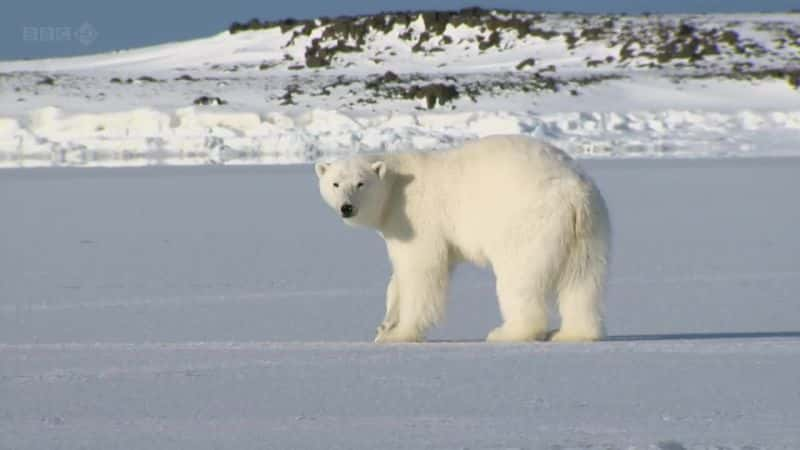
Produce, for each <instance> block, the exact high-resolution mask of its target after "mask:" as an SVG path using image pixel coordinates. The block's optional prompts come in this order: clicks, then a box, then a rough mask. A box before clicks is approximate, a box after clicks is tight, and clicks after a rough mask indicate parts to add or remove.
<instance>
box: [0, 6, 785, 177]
mask: <svg viewBox="0 0 800 450" xmlns="http://www.w3.org/2000/svg"><path fill="white" fill-rule="evenodd" d="M798 84H800V14H788V13H787V14H747V15H692V16H689V15H686V16H678V15H668V16H663V15H661V16H656V15H648V16H637V17H631V16H619V15H617V16H612V15H602V16H601V15H575V14H534V13H521V12H512V11H485V10H480V9H474V8H471V9H465V10H462V11H455V12H414V13H386V14H377V15H373V16H362V17H344V18H336V19H327V18H321V19H317V20H311V21H292V20H285V21H280V22H269V23H264V22H259V21H257V20H254V21H250V22H248V23H245V24H238V23H234V24H233V25H232V26H231V28H230V30H228V31H226V32H223V33H220V34H218V35H216V36H213V37H210V38H205V39H198V40H194V41H188V42H180V43H173V44H165V45H160V46H155V47H149V48H143V49H138V50H130V51H123V52H115V53H109V54H102V55H95V56H86V57H77V58H63V59H52V60H37V61H11V62H0V87H1V88H0V166H7V167H8V166H31V165H88V166H91V165H149V164H205V163H287V162H301V161H308V160H312V159H315V158H318V157H321V156H328V155H336V154H346V153H350V152H354V151H393V150H398V149H407V148H416V149H431V148H438V147H442V146H446V145H450V144H452V143H455V142H458V141H461V140H463V139H467V138H471V137H476V136H483V135H487V134H495V133H525V134H532V135H537V136H542V137H546V138H548V139H551V140H554V141H556V142H557V143H559V144H561V145H562V146H563V147H565V148H566V149H567V150H568V151H570V152H572V153H573V154H576V155H600V156H605V155H609V156H641V155H644V156H665V155H681V156H709V155H711V156H721V155H776V154H800V144H798V143H800V92H798Z"/></svg>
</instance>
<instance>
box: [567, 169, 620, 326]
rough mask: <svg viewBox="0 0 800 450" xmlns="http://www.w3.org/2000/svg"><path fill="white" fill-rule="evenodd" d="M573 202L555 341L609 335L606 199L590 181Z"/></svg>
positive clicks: (609, 228) (584, 182)
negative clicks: (605, 321)
mask: <svg viewBox="0 0 800 450" xmlns="http://www.w3.org/2000/svg"><path fill="white" fill-rule="evenodd" d="M582 181H583V182H582V183H580V184H581V189H579V192H580V195H576V196H575V198H574V201H573V202H571V205H570V206H571V208H572V217H573V229H572V230H571V231H572V233H571V234H572V236H570V237H569V238H568V240H569V241H571V242H570V244H569V245H568V249H567V255H566V260H565V261H564V270H562V271H561V279H560V280H559V282H558V286H557V288H558V307H559V312H560V315H561V329H560V330H559V331H558V332H557V333H556V334H555V335H554V336H553V340H565V341H587V340H598V339H601V338H602V337H603V336H605V327H604V325H603V311H602V301H603V295H604V292H605V284H606V275H607V268H608V259H609V249H610V240H611V225H610V221H609V217H608V209H607V207H606V203H605V200H604V199H603V196H602V195H601V194H600V191H599V190H598V189H597V187H596V186H595V185H594V184H593V183H592V182H591V181H589V180H582Z"/></svg>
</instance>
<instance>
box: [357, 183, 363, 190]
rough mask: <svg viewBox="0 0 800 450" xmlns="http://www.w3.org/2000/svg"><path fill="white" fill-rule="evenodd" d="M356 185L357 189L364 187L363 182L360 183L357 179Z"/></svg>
mask: <svg viewBox="0 0 800 450" xmlns="http://www.w3.org/2000/svg"><path fill="white" fill-rule="evenodd" d="M356 187H357V188H358V189H361V188H362V187H364V183H362V182H360V181H359V182H358V184H357V185H356Z"/></svg>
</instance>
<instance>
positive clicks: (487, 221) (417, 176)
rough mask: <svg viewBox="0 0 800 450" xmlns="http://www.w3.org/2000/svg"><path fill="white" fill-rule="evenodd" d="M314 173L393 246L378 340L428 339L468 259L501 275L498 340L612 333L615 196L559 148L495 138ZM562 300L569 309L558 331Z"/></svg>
mask: <svg viewBox="0 0 800 450" xmlns="http://www.w3.org/2000/svg"><path fill="white" fill-rule="evenodd" d="M315 170H316V173H317V176H318V178H319V189H320V193H321V194H322V197H323V199H324V200H325V202H326V203H327V204H328V205H329V206H330V207H331V208H333V209H334V210H335V211H336V212H337V213H338V214H340V215H341V217H342V218H343V219H344V222H346V223H347V224H349V225H357V226H364V227H368V228H373V229H375V230H377V231H378V233H379V234H380V235H381V236H382V237H383V239H384V240H385V241H386V247H387V250H388V254H389V259H390V260H391V264H392V269H393V274H392V276H391V280H390V281H389V286H388V288H387V292H386V316H385V318H384V320H383V323H381V324H380V326H379V327H378V333H377V336H376V338H375V342H418V341H422V340H424V337H425V332H426V330H427V329H428V328H429V327H430V326H432V325H434V324H435V323H437V321H438V320H439V319H440V318H441V317H442V315H443V312H444V308H445V304H446V298H447V290H448V282H449V279H450V274H451V272H452V271H453V268H454V267H455V266H456V265H457V264H459V263H461V262H470V263H474V264H477V265H479V266H484V267H485V266H489V267H491V268H492V270H493V271H494V273H495V277H496V281H497V297H498V302H499V305H500V312H501V314H502V318H503V323H502V325H500V326H499V327H497V328H496V329H494V330H493V331H492V332H491V333H489V335H488V337H487V340H488V341H501V342H502V341H532V340H546V339H548V338H550V339H551V340H554V341H593V340H597V339H600V338H602V337H603V336H604V326H603V317H602V309H601V303H602V297H603V291H604V287H605V282H606V272H607V261H608V258H609V247H610V224H609V217H608V211H607V208H606V203H605V200H604V199H603V197H602V195H601V194H600V191H599V190H598V188H597V187H596V185H595V184H594V183H593V182H592V181H591V180H590V179H589V178H588V177H587V176H586V175H585V174H584V173H583V172H582V171H581V170H580V169H579V168H578V167H577V166H576V164H575V163H574V162H573V161H572V160H571V159H570V158H569V156H567V155H566V154H565V153H564V152H562V151H561V150H559V149H557V148H556V147H554V146H552V145H550V144H547V143H545V142H541V141H538V140H534V139H531V138H527V137H523V136H493V137H487V138H483V139H479V140H475V141H472V142H469V143H467V144H465V145H463V146H461V147H459V148H454V149H450V150H443V151H436V152H428V153H397V154H384V155H369V156H357V157H354V158H352V159H347V160H341V161H334V162H318V163H317V164H316V165H315ZM556 298H557V301H555V300H556ZM551 303H556V304H557V305H558V312H559V314H560V316H561V327H560V329H559V330H558V331H556V332H555V333H550V331H549V323H548V319H549V316H550V304H551Z"/></svg>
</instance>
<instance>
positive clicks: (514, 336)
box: [486, 324, 547, 342]
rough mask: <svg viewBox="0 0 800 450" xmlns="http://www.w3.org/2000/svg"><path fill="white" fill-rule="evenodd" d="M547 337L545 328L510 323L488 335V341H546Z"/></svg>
mask: <svg viewBox="0 0 800 450" xmlns="http://www.w3.org/2000/svg"><path fill="white" fill-rule="evenodd" d="M545 339H547V331H545V330H537V329H534V328H531V327H526V326H510V325H509V324H503V325H502V326H499V327H497V328H495V329H494V330H492V332H491V333H489V335H488V336H486V341H487V342H529V341H544V340H545Z"/></svg>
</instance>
